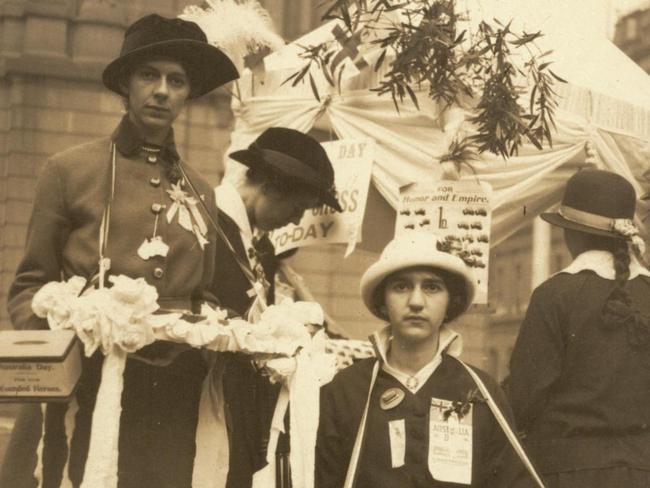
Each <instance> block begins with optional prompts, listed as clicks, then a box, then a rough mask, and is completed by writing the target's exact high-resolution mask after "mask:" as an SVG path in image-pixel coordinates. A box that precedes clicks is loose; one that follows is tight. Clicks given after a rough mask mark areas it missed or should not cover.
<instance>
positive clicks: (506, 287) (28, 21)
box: [0, 0, 650, 459]
mask: <svg viewBox="0 0 650 488" xmlns="http://www.w3.org/2000/svg"><path fill="white" fill-rule="evenodd" d="M193 3H195V2H193V1H192V0H134V1H128V2H127V1H124V0H0V168H1V172H0V329H10V328H11V327H12V326H11V324H10V322H9V318H8V315H7V311H6V297H7V292H8V289H9V286H10V284H11V282H12V280H13V277H14V273H15V270H16V266H17V264H18V262H19V260H20V259H21V257H22V253H23V245H24V242H25V234H26V228H27V222H28V219H29V215H30V212H31V207H32V199H33V195H34V190H35V183H36V178H37V176H38V174H39V171H40V169H41V167H42V165H43V163H44V162H45V160H46V159H47V158H48V157H49V156H50V155H52V154H54V153H57V152H60V151H62V150H64V149H66V148H69V147H71V146H74V145H77V144H80V143H83V142H87V141H90V140H93V139H96V138H98V137H101V136H103V135H106V134H108V133H110V132H111V131H112V130H113V128H114V127H115V125H116V124H117V122H118V121H119V120H120V117H121V115H122V113H123V108H122V102H121V100H120V99H119V98H118V97H117V96H116V95H114V94H112V93H110V92H109V91H107V90H106V89H105V88H104V87H103V85H102V83H101V72H102V70H103V68H104V66H105V65H106V64H107V63H108V62H109V61H110V60H112V59H113V58H114V57H115V56H116V55H117V53H118V51H119V48H120V45H121V42H122V37H123V33H124V29H125V27H126V26H127V25H129V24H130V23H132V22H133V21H134V20H135V19H137V18H139V17H141V16H142V15H145V14H148V13H152V12H156V13H159V14H161V15H164V16H168V17H171V16H175V15H178V14H179V13H180V12H181V11H182V10H183V9H184V8H185V7H186V6H187V5H191V4H193ZM260 3H261V4H262V5H263V6H264V7H265V8H266V9H267V10H268V12H269V13H270V15H271V17H272V18H273V21H274V23H275V27H276V29H277V32H278V33H280V34H281V35H282V37H283V38H284V39H285V40H286V41H287V42H290V41H292V40H295V39H296V38H298V37H300V36H301V35H303V34H305V33H307V32H309V31H311V30H313V29H314V28H315V27H317V26H318V25H320V23H321V16H322V11H321V10H319V8H318V5H319V4H320V3H321V0H260ZM553 3H554V2H546V4H547V5H549V8H551V7H550V5H551V4H553ZM557 3H558V5H559V4H560V3H563V4H566V5H563V6H562V8H563V9H565V10H566V17H567V19H569V21H570V22H575V27H576V28H588V29H592V30H596V31H599V32H600V33H601V34H602V35H604V36H607V37H608V38H609V39H610V40H612V41H613V42H614V43H615V44H616V45H617V46H618V47H619V48H620V49H621V50H622V51H623V52H625V53H626V54H627V55H628V56H629V57H630V58H632V59H633V60H634V61H635V62H637V63H638V64H639V65H640V66H641V67H642V68H643V69H645V70H646V71H648V70H650V35H648V32H650V1H639V0H637V1H633V0H609V1H608V0H589V1H588V2H587V1H581V0H566V1H565V2H557ZM572 9H575V14H572ZM586 11H588V15H587V16H586V17H585V15H584V14H585V12H586ZM539 15H540V18H541V19H543V18H544V16H545V11H542V10H540V12H539ZM582 24H587V25H582ZM644 33H645V35H644ZM603 69H607V67H606V66H603ZM233 124H234V122H233V115H232V111H231V109H230V94H229V93H228V91H227V90H224V89H220V90H217V91H215V92H213V93H212V94H210V95H209V96H205V97H202V98H201V99H200V100H198V101H193V102H191V103H190V104H189V105H188V106H187V108H186V109H185V111H184V113H183V114H182V115H181V116H180V118H179V119H178V121H177V123H176V124H175V136H176V141H177V145H178V146H179V152H180V153H181V154H182V155H183V156H184V158H185V159H186V160H187V161H189V162H190V163H191V164H192V165H193V166H194V167H195V168H196V169H197V170H198V171H199V172H201V173H202V174H203V175H204V176H205V177H206V179H207V180H208V181H209V182H210V183H211V184H213V185H215V186H216V185H217V184H218V183H219V181H220V179H221V177H222V175H223V171H224V170H223V157H224V156H223V153H224V151H225V149H226V148H227V146H228V145H229V141H230V133H231V130H232V128H233ZM312 135H314V136H315V137H316V138H317V139H319V140H320V141H327V140H329V138H330V137H331V135H330V134H328V133H326V132H324V131H319V130H318V129H315V130H314V131H313V132H312ZM561 239H562V238H561V232H560V229H559V228H554V229H551V228H550V226H548V225H547V224H545V223H542V222H541V221H540V220H539V219H537V220H536V221H535V222H534V223H533V225H531V226H528V227H526V228H523V229H522V230H520V231H518V232H516V233H515V234H514V235H512V236H511V237H509V238H508V239H506V240H505V241H504V242H502V243H501V244H499V245H498V246H497V247H494V248H492V249H491V255H490V277H489V282H490V286H489V304H488V306H487V307H482V308H481V309H478V310H476V311H475V313H470V314H467V315H465V316H463V318H462V322H461V323H458V324H455V326H456V328H457V329H458V330H459V331H461V332H462V333H463V336H464V342H465V352H464V356H463V357H464V359H466V360H467V361H469V362H470V363H472V364H475V365H476V366H478V367H480V368H482V369H484V370H485V371H487V372H488V373H490V374H491V375H493V376H495V377H496V378H497V379H499V380H502V379H503V378H505V377H506V376H507V374H508V360H509V357H510V354H511V351H512V347H513V344H514V341H515V338H516V335H517V332H518V328H519V325H520V323H521V320H522V318H523V314H524V313H525V311H526V308H527V305H528V301H529V298H530V294H531V291H532V289H533V288H534V287H535V286H537V285H538V284H539V283H541V282H542V281H543V280H544V279H546V278H547V277H548V275H549V274H552V273H554V272H556V271H558V270H560V269H562V268H563V267H565V266H566V265H567V264H568V263H569V255H568V253H567V251H566V250H565V249H564V246H563V245H562V241H561ZM344 252H345V247H344V246H327V247H311V248H303V249H301V250H300V251H299V252H298V253H297V254H296V255H295V256H293V257H291V258H290V264H291V266H292V267H293V268H294V269H295V270H296V271H297V272H298V273H299V274H300V275H302V277H303V278H304V281H305V283H306V284H307V286H308V287H309V289H310V290H311V291H312V293H313V294H314V296H315V297H316V299H317V300H318V301H319V302H320V303H321V304H322V306H323V307H324V309H325V310H326V312H327V313H328V314H329V316H330V317H331V318H332V319H333V323H334V325H333V327H335V329H336V330H337V331H338V332H340V333H342V334H344V335H346V336H348V337H350V338H355V339H362V338H365V337H366V336H367V335H368V334H369V333H370V332H372V331H373V330H375V329H377V328H378V327H380V326H381V323H379V322H378V321H377V319H374V318H373V317H372V316H371V315H370V314H369V313H368V312H367V310H366V309H365V308H364V306H363V304H362V302H361V299H360V295H359V288H358V285H359V277H360V276H361V274H362V273H363V271H364V270H365V269H366V268H367V267H368V265H369V264H370V263H371V262H372V260H373V259H375V258H376V255H375V254H373V253H371V252H369V251H366V250H364V249H363V246H360V248H359V249H357V250H356V251H355V252H354V253H353V254H352V255H351V256H350V257H348V258H346V259H344V257H343V256H344ZM15 411H16V406H15V405H12V404H0V459H2V456H3V454H4V449H5V444H6V440H7V438H8V435H9V433H10V432H11V429H12V426H13V421H14V415H15Z"/></svg>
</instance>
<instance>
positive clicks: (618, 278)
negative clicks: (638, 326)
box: [596, 237, 634, 324]
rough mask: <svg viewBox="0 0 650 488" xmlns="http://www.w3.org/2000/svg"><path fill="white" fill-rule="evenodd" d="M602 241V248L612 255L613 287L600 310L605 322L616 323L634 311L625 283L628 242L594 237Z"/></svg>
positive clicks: (627, 265) (628, 254)
mask: <svg viewBox="0 0 650 488" xmlns="http://www.w3.org/2000/svg"><path fill="white" fill-rule="evenodd" d="M599 240H600V241H602V244H603V246H602V248H604V250H606V251H609V252H611V253H612V255H613V256H614V271H615V275H614V288H613V289H612V291H611V292H610V294H609V297H608V298H607V301H606V302H605V306H604V307H603V310H602V318H603V322H604V323H605V324H610V323H611V324H617V323H620V322H621V321H625V320H626V318H627V317H629V316H630V315H632V314H633V313H634V311H633V309H632V301H631V299H630V296H629V295H628V293H627V291H626V290H625V285H626V283H627V280H628V279H629V278H630V251H629V248H628V243H627V241H626V240H623V239H616V238H608V237H603V238H599V239H596V241H599Z"/></svg>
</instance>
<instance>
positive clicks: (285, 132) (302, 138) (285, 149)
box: [230, 127, 343, 212]
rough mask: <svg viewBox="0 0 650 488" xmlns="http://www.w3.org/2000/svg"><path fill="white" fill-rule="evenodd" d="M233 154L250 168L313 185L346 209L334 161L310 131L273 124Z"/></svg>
mask: <svg viewBox="0 0 650 488" xmlns="http://www.w3.org/2000/svg"><path fill="white" fill-rule="evenodd" d="M230 157H231V158H232V159H234V160H235V161H239V162H240V163H242V164H245V165H246V166H248V167H249V168H252V169H257V170H260V171H262V172H265V173H270V174H273V175H275V176H277V177H279V178H282V179H284V180H286V181H288V182H290V183H293V184H296V185H301V186H303V187H306V188H310V189H313V190H314V191H316V192H318V195H319V197H320V200H321V202H322V203H324V204H325V205H328V206H329V207H332V208H333V209H334V210H337V211H338V212H342V211H343V210H342V209H341V205H339V202H338V201H337V199H336V189H335V187H334V168H333V167H332V163H331V161H330V160H329V158H328V157H327V153H326V152H325V149H323V146H321V145H320V143H319V142H318V141H317V140H316V139H314V138H313V137H311V136H308V135H307V134H303V133H302V132H300V131H297V130H294V129H287V128H285V127H272V128H270V129H266V130H265V131H264V132H262V134H261V135H260V136H259V137H258V138H257V139H255V141H253V143H252V144H251V145H250V146H248V149H243V150H240V151H235V152H233V153H231V154H230Z"/></svg>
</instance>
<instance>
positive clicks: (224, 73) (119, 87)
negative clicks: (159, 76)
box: [102, 14, 239, 98]
mask: <svg viewBox="0 0 650 488" xmlns="http://www.w3.org/2000/svg"><path fill="white" fill-rule="evenodd" d="M158 56H160V57H166V58H171V59H174V60H176V61H178V62H179V63H181V65H183V67H184V68H185V69H186V71H187V75H188V77H189V80H190V86H191V92H190V98H196V97H200V96H201V95H204V94H206V93H208V92H210V91H212V90H214V89H215V88H218V87H220V86H221V85H224V84H225V83H228V82H229V81H232V80H235V79H237V78H238V77H239V73H237V68H235V65H234V64H233V63H232V61H230V59H229V58H228V56H226V55H225V54H224V53H223V52H222V51H220V50H219V49H217V48H216V47H214V46H212V45H211V44H208V42H207V37H206V36H205V33H204V32H203V31H202V30H201V28H200V27H199V26H198V25H197V24H195V23H194V22H189V21H187V20H183V19H167V18H165V17H161V16H160V15H157V14H151V15H147V16H145V17H142V18H141V19H139V20H137V21H136V22H134V23H133V24H132V25H131V26H130V27H129V28H128V29H127V30H126V32H125V33H124V42H123V43H122V50H121V52H120V55H119V57H118V58H117V59H115V60H113V61H112V62H111V63H110V64H109V65H108V66H106V68H105V69H104V73H103V75H102V81H103V82H104V85H105V86H106V88H108V89H109V90H111V91H113V92H115V93H117V94H118V95H121V96H127V93H125V92H124V90H123V87H124V84H125V82H126V80H125V79H124V75H125V73H127V72H128V69H129V68H132V67H134V66H135V65H137V64H139V63H142V62H144V61H147V60H148V59H151V58H155V57H158Z"/></svg>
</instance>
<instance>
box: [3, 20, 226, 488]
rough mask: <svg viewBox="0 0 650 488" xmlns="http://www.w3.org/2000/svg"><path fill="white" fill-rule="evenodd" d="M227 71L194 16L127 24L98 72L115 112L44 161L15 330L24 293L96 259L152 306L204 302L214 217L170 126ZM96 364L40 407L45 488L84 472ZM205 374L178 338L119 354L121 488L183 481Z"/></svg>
mask: <svg viewBox="0 0 650 488" xmlns="http://www.w3.org/2000/svg"><path fill="white" fill-rule="evenodd" d="M236 77H237V72H236V70H235V68H234V66H233V65H232V63H231V62H230V60H229V59H228V58H227V57H226V56H225V55H224V54H223V53H222V52H221V51H219V50H218V49H217V48H215V47H213V46H211V45H209V44H208V43H207V41H206V37H205V34H204V33H203V32H202V31H201V29H200V28H199V27H198V26H197V25H196V24H194V23H192V22H187V21H184V20H180V19H166V18H163V17H160V16H158V15H148V16H146V17H143V18H142V19H140V20H138V21H136V22H135V23H134V24H133V25H131V26H130V27H129V28H128V29H127V31H126V33H125V37H124V43H123V47H122V51H121V54H120V56H119V57H118V58H117V59H116V60H114V61H113V62H111V63H110V64H109V65H108V66H107V67H106V69H105V71H104V74H103V81H104V84H105V85H106V87H107V88H108V89H110V90H112V91H113V92H115V93H117V94H118V95H120V96H121V97H123V98H124V100H125V106H126V108H127V113H126V115H125V116H124V118H123V119H122V121H121V122H120V124H119V125H118V127H117V129H116V130H115V131H114V132H113V134H112V135H111V136H109V137H105V138H103V139H100V140H98V141H95V142H90V143H88V144H84V145H82V146H78V147H75V148H72V149H69V150H67V151H65V152H63V153H60V154H57V155H55V156H53V157H52V158H51V159H50V160H49V161H48V162H47V164H46V165H45V167H44V169H43V172H42V174H41V175H40V179H39V183H38V186H37V190H36V198H35V202H34V209H33V212H32V216H31V220H30V224H29V231H28V236H27V243H26V250H25V257H24V259H23V260H22V262H21V263H20V265H19V267H18V271H17V274H16V278H15V280H14V282H13V284H12V287H11V290H10V293H9V311H10V315H11V319H12V322H13V325H14V327H16V328H19V329H35V328H46V327H47V323H46V322H45V321H44V320H41V319H39V318H38V317H36V316H35V315H34V313H33V312H32V310H31V300H32V297H33V296H34V294H35V293H36V292H37V291H38V290H39V288H41V287H42V286H43V285H44V284H46V283H48V282H50V281H55V280H61V279H62V278H63V279H68V278H70V277H71V276H74V275H79V276H83V277H85V278H87V279H88V280H89V282H91V283H93V282H97V280H98V270H99V267H100V263H103V264H102V265H103V266H104V271H106V272H107V273H108V274H115V275H120V274H124V275H127V276H130V277H132V278H140V277H142V278H144V279H145V280H146V281H147V282H148V283H149V284H150V285H153V286H155V287H156V289H157V291H158V295H159V305H160V307H161V308H162V309H173V310H177V311H183V312H197V311H198V310H199V308H200V305H201V303H202V302H214V301H215V298H214V296H213V295H211V294H210V293H209V291H208V289H209V287H210V286H211V284H212V281H213V279H214V267H215V254H216V235H215V232H214V230H213V229H212V228H211V227H210V226H208V225H207V223H208V222H209V220H210V218H215V217H216V206H215V204H214V197H213V192H212V188H211V187H210V186H209V184H208V183H207V182H206V181H204V180H203V179H202V178H201V177H200V176H199V175H198V174H197V173H196V172H195V171H194V170H193V169H192V168H191V167H189V166H188V165H187V164H186V163H185V162H184V161H181V159H180V157H179V155H178V153H177V151H176V147H175V145H174V134H173V130H172V124H173V122H174V120H175V119H176V117H177V116H178V115H179V113H180V111H181V110H182V108H183V107H184V105H185V102H186V100H187V99H189V98H194V97H198V96H201V95H203V94H205V93H208V92H209V91H211V90H212V89H214V88H216V87H218V86H220V85H222V84H224V83H227V82H229V81H231V80H233V79H235V78H236ZM181 214H184V215H185V217H187V218H184V219H181ZM188 219H189V220H188ZM107 263H110V265H108V264H107ZM99 276H101V273H100V274H99ZM102 361H103V358H102V356H101V354H99V353H96V354H95V355H93V356H92V357H90V358H87V359H85V360H84V364H83V372H82V377H81V380H80V382H79V384H78V386H77V390H76V395H75V398H74V400H73V401H72V402H71V403H70V404H49V405H47V408H46V410H45V415H44V435H43V438H42V439H41V447H40V448H39V452H40V453H41V459H40V461H41V463H39V469H38V472H37V473H35V474H36V476H37V477H38V478H41V479H42V486H43V487H44V488H49V487H58V486H75V487H77V486H79V485H80V483H81V481H82V479H83V476H84V465H85V461H86V457H87V454H88V453H87V450H88V443H89V438H90V425H91V420H92V419H91V417H92V412H93V408H94V403H95V396H96V393H97V388H98V384H99V379H100V372H101V365H102ZM205 374H206V365H205V364H204V360H203V358H202V356H201V353H200V352H199V351H198V350H188V348H183V347H182V346H178V345H172V344H166V343H154V344H153V345H151V346H148V347H146V348H144V349H142V350H141V351H138V353H137V354H135V355H133V356H131V357H130V358H129V359H128V360H127V364H126V371H125V374H124V392H123V396H122V415H121V425H120V444H119V460H118V478H119V481H118V486H119V488H131V487H133V488H136V487H137V488H146V487H152V488H153V487H155V488H165V487H168V488H189V487H190V486H191V483H192V469H193V460H194V454H195V431H196V424H197V415H198V405H199V396H200V392H201V384H202V381H203V379H204V376H205ZM39 428H40V427H39ZM16 435H20V434H14V437H15V436H16ZM23 463H24V461H23ZM31 472H34V470H33V466H32V470H31ZM32 479H33V477H32ZM6 480H7V478H5V481H6ZM6 482H7V483H11V484H10V485H9V484H7V486H12V487H17V486H21V485H20V484H19V482H16V483H14V481H6Z"/></svg>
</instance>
